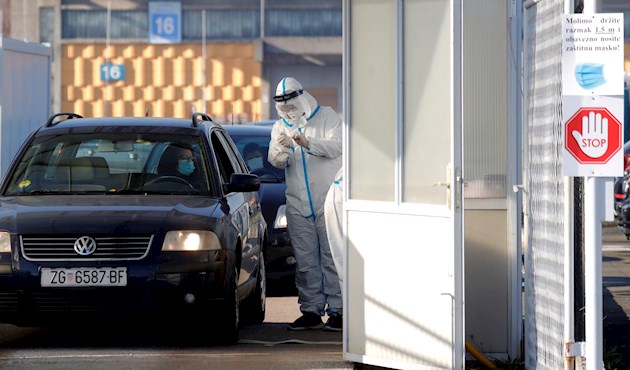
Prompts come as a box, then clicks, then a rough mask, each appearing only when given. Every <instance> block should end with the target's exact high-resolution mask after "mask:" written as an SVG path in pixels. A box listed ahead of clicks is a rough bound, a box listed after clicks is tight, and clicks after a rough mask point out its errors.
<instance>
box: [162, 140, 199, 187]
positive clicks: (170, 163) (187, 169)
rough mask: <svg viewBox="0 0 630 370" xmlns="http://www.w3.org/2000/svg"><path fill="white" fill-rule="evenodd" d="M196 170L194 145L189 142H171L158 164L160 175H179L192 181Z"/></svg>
mask: <svg viewBox="0 0 630 370" xmlns="http://www.w3.org/2000/svg"><path fill="white" fill-rule="evenodd" d="M195 170H196V168H195V157H194V155H193V150H192V146H190V145H189V144H187V143H171V144H169V146H168V147H167V148H166V149H165V150H164V153H163V154H162V159H161V160H160V165H159V166H158V174H159V175H160V176H177V177H180V178H183V179H185V180H187V181H189V182H192V178H193V176H194V174H195V173H196V172H195Z"/></svg>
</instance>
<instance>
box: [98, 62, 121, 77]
mask: <svg viewBox="0 0 630 370" xmlns="http://www.w3.org/2000/svg"><path fill="white" fill-rule="evenodd" d="M124 79H125V65H124V64H101V81H122V80H124Z"/></svg>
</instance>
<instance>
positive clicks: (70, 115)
mask: <svg viewBox="0 0 630 370" xmlns="http://www.w3.org/2000/svg"><path fill="white" fill-rule="evenodd" d="M59 117H67V118H64V119H57V118H59ZM73 118H83V116H80V115H78V114H76V113H69V112H64V113H57V114H53V115H52V116H50V118H48V121H46V125H45V126H46V127H52V126H54V125H56V124H58V123H59V122H61V121H65V120H69V119H73Z"/></svg>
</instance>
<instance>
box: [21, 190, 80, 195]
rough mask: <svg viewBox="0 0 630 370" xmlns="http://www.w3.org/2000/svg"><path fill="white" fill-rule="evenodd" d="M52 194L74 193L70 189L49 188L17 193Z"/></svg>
mask: <svg viewBox="0 0 630 370" xmlns="http://www.w3.org/2000/svg"><path fill="white" fill-rule="evenodd" d="M51 194H63V195H69V194H73V193H72V192H71V191H69V190H47V189H34V190H31V191H28V192H22V191H21V192H19V193H17V195H51Z"/></svg>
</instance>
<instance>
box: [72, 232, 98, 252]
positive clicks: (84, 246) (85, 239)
mask: <svg viewBox="0 0 630 370" xmlns="http://www.w3.org/2000/svg"><path fill="white" fill-rule="evenodd" d="M74 251H75V252H77V254H80V255H82V256H89V255H90V254H92V253H94V252H95V251H96V240H94V239H93V238H91V237H89V236H82V237H80V238H79V239H77V240H76V241H75V242H74Z"/></svg>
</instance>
